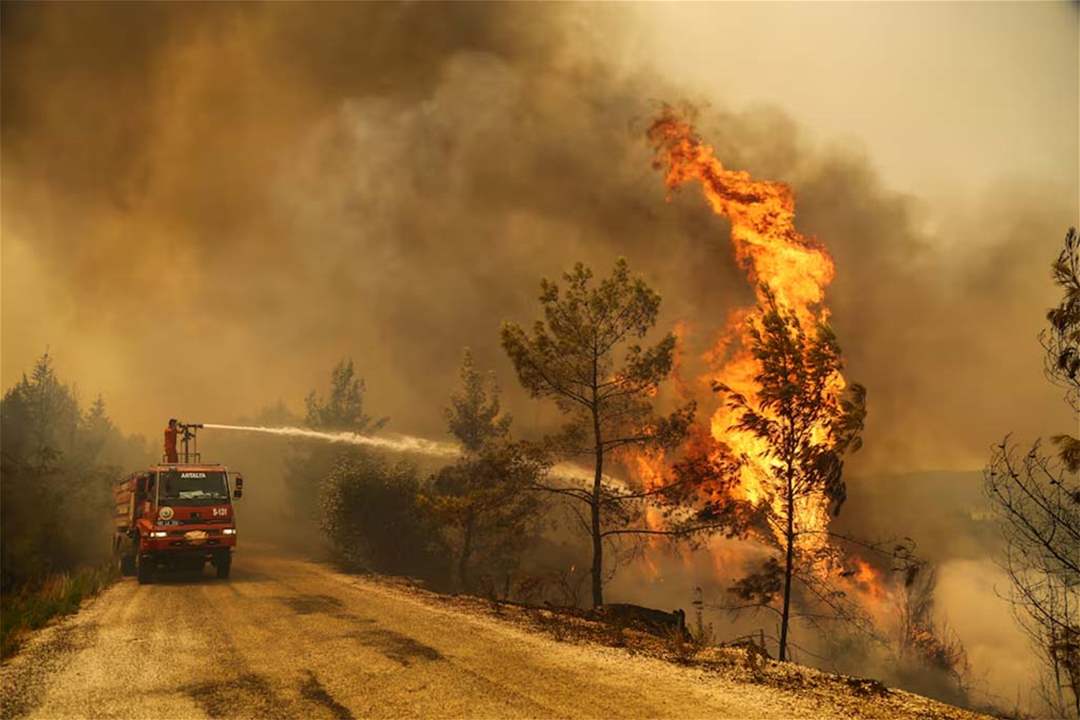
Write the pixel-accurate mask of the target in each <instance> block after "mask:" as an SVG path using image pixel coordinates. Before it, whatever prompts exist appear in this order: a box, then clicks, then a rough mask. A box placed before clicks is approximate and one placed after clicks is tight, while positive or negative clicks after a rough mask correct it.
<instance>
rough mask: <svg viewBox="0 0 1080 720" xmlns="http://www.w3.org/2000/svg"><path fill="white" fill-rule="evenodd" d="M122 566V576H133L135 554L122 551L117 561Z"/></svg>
mask: <svg viewBox="0 0 1080 720" xmlns="http://www.w3.org/2000/svg"><path fill="white" fill-rule="evenodd" d="M117 564H118V566H119V568H120V576H121V577H131V576H132V575H134V574H135V556H134V555H131V554H125V553H120V555H119V556H118V562H117Z"/></svg>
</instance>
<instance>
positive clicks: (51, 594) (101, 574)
mask: <svg viewBox="0 0 1080 720" xmlns="http://www.w3.org/2000/svg"><path fill="white" fill-rule="evenodd" d="M116 577H117V575H116V568H115V567H114V565H113V563H108V564H105V565H99V566H96V567H88V568H83V569H82V570H78V571H76V572H74V573H59V574H56V575H50V576H48V577H46V578H45V579H44V580H43V581H42V582H41V583H40V584H39V585H37V586H36V587H34V588H32V589H26V590H23V591H21V592H18V593H12V594H9V595H5V596H3V597H0V655H2V657H5V658H6V657H8V656H9V655H11V654H13V653H14V652H16V651H17V650H18V649H19V647H20V646H21V645H22V642H23V640H25V639H26V636H27V634H29V632H30V631H31V630H36V629H37V628H40V627H42V626H44V625H45V624H46V623H48V622H49V621H50V620H52V619H53V618H55V617H59V616H62V615H69V614H71V613H73V612H77V611H78V609H79V606H80V605H81V604H82V601H83V600H84V599H86V598H88V597H92V596H94V595H96V594H97V593H99V592H101V591H102V590H103V589H104V588H106V587H108V586H109V585H110V584H112V582H113V580H115V579H116Z"/></svg>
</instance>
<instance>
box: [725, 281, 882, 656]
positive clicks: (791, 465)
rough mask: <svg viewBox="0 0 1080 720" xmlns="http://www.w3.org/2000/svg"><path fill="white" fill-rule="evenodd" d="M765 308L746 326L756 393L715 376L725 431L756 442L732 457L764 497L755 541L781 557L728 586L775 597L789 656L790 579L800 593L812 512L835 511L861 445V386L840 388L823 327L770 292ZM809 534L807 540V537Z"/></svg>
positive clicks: (836, 360) (756, 596) (813, 530)
mask: <svg viewBox="0 0 1080 720" xmlns="http://www.w3.org/2000/svg"><path fill="white" fill-rule="evenodd" d="M761 292H762V294H763V296H764V298H765V302H766V304H765V306H764V307H763V308H762V310H761V315H760V317H755V318H753V319H751V320H750V321H749V322H748V333H749V336H750V348H751V353H752V355H753V357H754V358H755V360H756V361H757V363H758V364H757V372H756V373H755V374H754V376H753V380H754V385H755V392H754V393H753V395H750V394H745V393H743V392H739V391H737V390H735V389H733V388H732V387H731V386H729V385H727V384H725V383H723V382H717V383H715V384H714V386H713V389H714V390H715V391H717V392H719V393H722V394H724V396H725V399H726V404H727V406H728V408H729V409H730V410H731V411H732V412H733V416H734V425H733V428H734V429H736V430H738V431H740V432H742V433H747V434H748V435H749V436H751V437H753V438H756V439H757V440H758V441H759V444H758V445H757V449H756V452H755V457H753V458H751V457H748V456H747V455H746V454H745V453H744V454H743V456H741V457H738V458H736V462H737V463H739V464H740V465H744V466H745V465H747V464H752V465H753V467H754V468H755V471H756V473H757V475H758V478H757V479H758V483H759V487H760V488H761V490H762V491H763V493H764V497H763V498H762V499H763V502H762V503H761V504H760V505H759V507H760V508H761V510H762V518H763V524H764V527H765V528H767V532H764V533H762V534H761V535H762V537H763V538H764V539H765V540H766V541H767V542H769V543H770V544H772V545H773V546H774V547H775V548H776V549H777V550H778V552H779V554H780V557H779V558H777V557H773V558H770V559H769V560H768V561H767V562H766V563H765V567H764V569H763V571H762V572H760V573H757V574H755V575H752V576H750V577H748V578H744V579H743V580H742V581H740V583H738V584H736V586H735V588H734V589H733V592H735V594H736V595H737V596H739V597H740V598H741V599H743V600H747V601H756V603H757V604H760V605H762V606H771V603H772V600H773V599H774V598H776V597H779V599H780V602H781V608H780V610H779V615H780V638H779V644H780V659H781V660H784V659H786V657H787V654H788V653H787V648H788V626H789V624H790V619H791V596H792V580H793V578H795V577H799V578H800V579H802V580H803V582H804V584H805V587H806V589H807V590H809V591H811V592H816V591H817V587H816V585H814V584H812V582H811V581H810V579H809V578H808V577H807V575H808V574H810V575H812V574H813V573H814V565H815V564H816V563H817V562H818V561H819V560H820V551H821V550H823V545H822V542H821V539H820V537H818V534H819V532H820V530H821V522H820V517H819V513H820V511H821V510H822V509H831V510H832V511H833V512H834V513H836V512H839V509H840V505H841V504H842V503H843V502H844V498H845V494H846V490H845V484H844V480H843V475H842V470H843V456H844V454H845V453H847V452H848V451H849V450H851V451H855V450H857V449H858V448H859V446H860V444H861V440H860V433H861V431H862V427H863V419H864V418H865V416H866V408H865V397H866V391H865V390H864V389H863V387H862V386H861V385H858V384H853V385H852V386H851V387H850V389H849V392H848V393H847V395H846V397H845V396H844V394H842V393H841V392H840V388H842V387H843V385H842V384H840V385H839V388H838V382H839V383H842V378H841V375H840V371H841V369H842V366H843V362H842V358H841V354H840V347H839V345H838V344H837V342H836V336H835V335H834V334H833V332H832V331H831V330H830V329H829V327H828V326H827V325H825V324H823V323H820V324H818V325H817V326H816V327H814V328H812V330H810V331H809V332H808V331H807V329H806V328H804V327H803V324H802V323H800V322H799V320H798V318H797V317H796V316H795V314H794V313H791V312H789V311H787V310H785V309H784V308H782V307H781V306H780V305H779V304H778V303H777V301H776V298H775V296H774V295H773V294H772V293H771V292H769V290H768V288H762V291H761ZM808 536H813V537H810V538H808Z"/></svg>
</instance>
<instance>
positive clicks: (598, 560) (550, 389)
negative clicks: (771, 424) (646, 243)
mask: <svg viewBox="0 0 1080 720" xmlns="http://www.w3.org/2000/svg"><path fill="white" fill-rule="evenodd" d="M563 281H564V283H565V287H560V286H559V285H558V284H556V283H554V282H552V281H549V280H543V281H542V282H541V285H540V288H541V292H540V304H541V306H542V308H543V312H544V320H538V321H537V322H536V324H535V325H534V326H533V329H532V332H531V333H529V332H527V331H526V330H524V329H523V328H521V327H520V326H518V325H516V324H513V323H506V324H504V325H503V328H502V345H503V348H504V349H505V350H506V353H507V355H508V356H509V357H510V360H511V361H512V362H513V363H514V369H515V370H516V371H517V376H518V379H519V380H520V381H521V384H522V386H524V387H525V388H526V389H527V390H528V391H529V392H530V394H531V395H532V396H533V397H535V398H550V399H552V400H554V401H555V403H556V405H557V406H558V407H559V409H560V410H562V411H563V413H564V414H566V415H567V417H568V420H569V422H568V423H567V425H566V426H565V427H564V429H563V431H562V432H561V433H560V434H559V435H557V436H555V437H552V438H549V445H550V447H551V448H552V449H553V450H554V451H556V452H558V453H560V454H562V455H564V456H566V457H580V456H587V457H590V458H591V459H592V461H593V468H594V479H593V482H592V487H591V489H582V488H580V487H578V486H568V485H566V484H565V483H564V484H563V485H561V486H549V487H547V488H546V489H548V490H550V491H551V492H554V493H557V494H559V495H560V496H562V497H564V498H567V499H569V500H571V501H572V505H578V504H583V505H584V506H585V509H586V510H587V512H588V515H589V517H588V518H585V517H582V516H581V515H580V514H579V515H578V517H579V519H580V520H581V524H582V526H583V528H584V529H585V530H586V531H587V532H588V533H589V535H590V536H591V539H592V545H593V565H592V581H593V588H592V596H593V603H594V604H595V605H601V604H603V589H602V586H603V579H604V568H603V552H604V548H603V545H604V542H605V540H607V541H613V540H614V539H615V538H616V537H628V536H629V535H630V533H631V532H632V526H633V524H634V523H636V522H638V521H640V504H641V503H640V501H641V499H642V496H641V494H640V493H633V492H626V491H625V490H624V489H622V488H618V487H614V486H611V485H610V484H608V483H606V482H605V481H604V474H603V472H604V461H605V456H606V455H608V454H610V453H611V452H613V451H617V450H620V449H624V448H637V449H647V448H657V447H672V446H674V445H675V444H677V443H678V442H679V441H680V440H681V439H682V438H683V437H684V436H685V435H686V432H687V428H688V427H689V425H690V422H691V420H692V418H693V414H694V406H693V405H692V404H690V405H687V406H685V407H681V408H678V409H677V410H675V411H674V412H672V413H671V414H670V415H668V416H666V417H658V416H656V415H654V412H653V398H654V396H655V395H656V393H657V391H658V390H659V387H660V384H661V382H663V380H664V379H665V378H667V376H668V375H669V374H670V372H671V368H672V363H673V360H674V351H675V336H674V335H673V334H671V333H668V334H667V335H665V336H664V337H663V338H661V339H660V340H659V341H658V342H657V343H656V344H654V345H651V346H647V347H643V346H642V345H641V344H640V341H641V340H642V339H644V337H645V336H646V335H647V334H648V333H649V331H650V330H651V329H652V328H653V326H654V325H655V324H656V318H657V314H658V312H659V309H660V296H659V294H657V293H656V291H654V290H653V289H652V288H650V287H649V286H648V285H647V284H646V283H645V281H644V280H643V279H642V278H640V277H633V276H631V274H630V270H629V266H628V265H627V263H626V260H625V259H622V258H620V259H619V260H618V261H617V262H616V263H615V268H614V269H613V270H612V273H611V275H610V276H609V277H607V278H604V279H602V280H600V281H599V283H594V282H593V273H592V270H590V269H589V268H587V267H585V266H584V265H582V264H581V263H578V264H577V265H575V266H574V269H573V270H572V271H571V272H569V273H566V274H564V275H563ZM620 355H621V358H622V360H621V362H619V356H620ZM635 506H636V507H635ZM635 510H636V511H635ZM573 511H574V512H575V513H577V512H578V507H573Z"/></svg>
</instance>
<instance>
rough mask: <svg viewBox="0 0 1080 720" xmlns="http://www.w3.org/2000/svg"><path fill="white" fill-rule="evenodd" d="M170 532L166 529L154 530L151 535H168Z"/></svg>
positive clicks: (155, 536)
mask: <svg viewBox="0 0 1080 720" xmlns="http://www.w3.org/2000/svg"><path fill="white" fill-rule="evenodd" d="M168 534H169V533H167V532H165V531H164V530H154V531H153V532H151V533H150V537H152V538H157V537H167V536H168Z"/></svg>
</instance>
